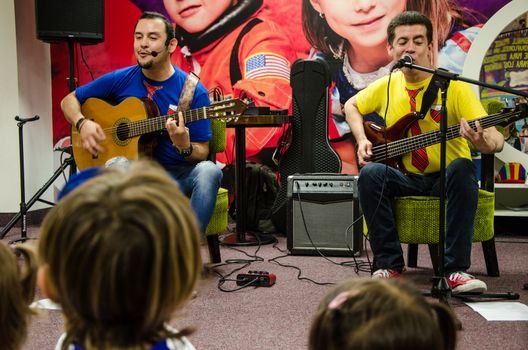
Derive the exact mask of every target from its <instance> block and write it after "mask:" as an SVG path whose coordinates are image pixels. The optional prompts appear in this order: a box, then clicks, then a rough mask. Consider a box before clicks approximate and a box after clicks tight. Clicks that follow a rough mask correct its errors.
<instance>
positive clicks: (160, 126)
mask: <svg viewBox="0 0 528 350" xmlns="http://www.w3.org/2000/svg"><path fill="white" fill-rule="evenodd" d="M209 108H210V107H201V108H196V109H191V110H188V111H185V112H182V113H183V120H184V122H185V124H187V123H190V122H194V121H197V120H201V119H207V118H208V116H209ZM168 118H175V119H176V120H178V115H177V114H167V115H162V116H159V117H154V118H147V119H143V120H138V121H134V122H129V123H128V124H127V126H128V128H129V130H128V131H129V132H128V137H135V136H141V135H144V134H148V133H151V132H156V131H160V130H164V129H165V124H166V123H167V119H168Z"/></svg>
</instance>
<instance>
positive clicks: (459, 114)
mask: <svg viewBox="0 0 528 350" xmlns="http://www.w3.org/2000/svg"><path fill="white" fill-rule="evenodd" d="M431 78H432V76H431V77H429V78H427V79H425V80H423V81H421V82H419V83H412V84H411V83H407V82H406V81H405V77H404V75H403V73H402V72H401V71H397V72H395V73H393V74H392V77H391V80H390V88H389V100H388V101H387V84H388V82H389V76H386V77H383V78H380V79H379V80H377V81H375V82H374V83H372V84H371V85H369V86H368V87H367V88H365V89H363V90H361V91H360V92H358V94H357V95H356V102H357V107H358V110H359V112H360V113H361V114H363V115H364V114H368V113H371V112H376V113H378V114H379V115H380V116H383V115H384V114H385V109H386V106H387V102H388V104H389V108H388V110H387V116H386V125H387V127H389V128H390V127H391V126H392V125H394V124H395V123H396V122H397V121H398V120H399V119H400V118H402V117H404V116H405V115H407V114H409V113H410V112H411V103H410V97H409V94H408V92H407V90H406V89H408V90H416V89H420V88H422V90H421V91H419V92H418V93H417V94H416V97H415V98H416V110H417V111H420V109H421V106H422V99H423V96H424V93H425V91H426V90H427V86H428V85H429V82H430V81H431ZM441 101H442V100H441V95H440V91H438V96H437V98H436V100H435V101H434V102H433V104H432V106H431V108H430V109H429V111H428V112H427V114H426V116H425V118H424V119H423V120H419V121H418V124H419V127H420V130H421V132H422V133H425V132H428V131H432V130H439V129H440V119H439V117H438V116H437V115H439V113H438V112H439V111H440V107H441V104H442V102H441ZM431 111H432V113H431ZM431 115H433V117H434V118H433V117H432V116H431ZM447 116H448V118H447V120H448V122H447V125H448V127H449V126H451V125H455V124H460V119H461V118H465V119H466V120H468V121H469V120H473V119H477V118H480V117H484V116H486V112H485V110H484V108H483V107H482V105H481V103H480V100H479V99H478V98H477V96H476V95H475V93H474V91H473V90H472V89H471V86H470V85H469V84H467V83H465V82H461V81H451V82H450V84H449V88H448V90H447ZM407 136H408V137H410V136H412V135H411V131H410V130H409V131H408V135H407ZM426 151H427V157H428V161H429V164H428V166H427V167H426V168H425V170H424V171H423V172H421V171H420V170H419V169H417V168H416V167H415V166H414V165H413V164H412V160H411V153H407V154H406V155H404V156H403V157H402V162H403V165H404V167H405V169H406V170H407V171H408V172H410V173H415V174H430V173H435V172H438V171H439V170H440V143H437V144H434V145H431V146H429V147H427V148H426ZM457 158H467V159H471V153H470V150H469V146H468V142H467V140H466V139H464V138H463V137H457V138H454V139H451V140H448V141H447V154H446V166H447V165H449V163H451V162H452V161H453V160H455V159H457Z"/></svg>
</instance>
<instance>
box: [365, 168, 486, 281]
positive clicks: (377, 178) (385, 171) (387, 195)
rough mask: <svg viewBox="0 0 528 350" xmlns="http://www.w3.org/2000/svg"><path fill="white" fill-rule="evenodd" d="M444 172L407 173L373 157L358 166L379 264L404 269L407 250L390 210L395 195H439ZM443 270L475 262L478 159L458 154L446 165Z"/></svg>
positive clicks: (382, 267) (381, 267)
mask: <svg viewBox="0 0 528 350" xmlns="http://www.w3.org/2000/svg"><path fill="white" fill-rule="evenodd" d="M439 180H440V174H439V173H434V174H428V175H416V174H409V175H405V174H403V173H402V172H400V171H399V170H396V169H394V168H391V167H386V166H385V165H384V164H380V163H369V164H367V165H365V166H364V167H363V168H362V169H361V172H360V175H359V180H358V193H359V202H360V205H361V208H362V210H363V214H364V215H365V220H366V221H367V225H368V228H369V239H370V246H371V248H372V252H373V254H374V258H375V261H376V266H375V268H376V269H389V268H390V269H395V270H402V269H403V267H404V261H403V252H402V248H401V244H400V241H399V239H398V233H397V232H396V226H395V223H394V215H393V212H392V206H391V198H393V197H400V196H439V188H438V187H439V183H440V181H439ZM445 189H446V195H447V198H446V199H448V202H447V211H446V239H445V245H446V250H445V257H444V266H445V272H446V273H451V272H455V271H466V270H467V269H468V268H469V266H470V265H471V244H472V242H473V225H474V221H475V214H476V211H477V202H478V182H477V177H476V170H475V165H474V164H473V162H472V161H471V160H469V159H465V158H458V159H456V160H454V161H453V162H451V164H449V166H448V167H447V169H446V186H445Z"/></svg>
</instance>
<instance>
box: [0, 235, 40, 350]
mask: <svg viewBox="0 0 528 350" xmlns="http://www.w3.org/2000/svg"><path fill="white" fill-rule="evenodd" d="M15 251H16V252H17V253H18V254H19V255H20V256H21V257H22V258H23V259H24V262H25V266H20V265H19V263H18V261H17V258H16V256H15V254H14V252H13V250H11V249H10V248H9V247H8V246H7V245H5V244H4V243H3V242H0V344H2V349H7V350H15V349H20V348H21V345H22V343H23V342H24V340H25V339H26V335H27V323H28V319H29V316H30V315H31V312H30V309H29V304H30V303H31V302H32V301H33V297H34V296H35V280H36V271H37V263H36V259H35V256H34V254H33V252H32V251H31V249H29V248H27V247H24V246H18V247H16V248H15Z"/></svg>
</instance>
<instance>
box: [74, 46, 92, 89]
mask: <svg viewBox="0 0 528 350" xmlns="http://www.w3.org/2000/svg"><path fill="white" fill-rule="evenodd" d="M79 48H80V50H81V59H82V61H83V63H84V65H85V66H86V69H87V70H88V73H90V78H92V80H94V75H93V73H92V69H91V68H90V66H89V65H88V62H86V59H85V58H84V51H83V45H79ZM77 76H79V74H77Z"/></svg>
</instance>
